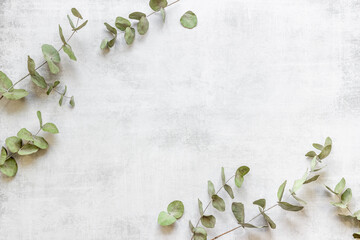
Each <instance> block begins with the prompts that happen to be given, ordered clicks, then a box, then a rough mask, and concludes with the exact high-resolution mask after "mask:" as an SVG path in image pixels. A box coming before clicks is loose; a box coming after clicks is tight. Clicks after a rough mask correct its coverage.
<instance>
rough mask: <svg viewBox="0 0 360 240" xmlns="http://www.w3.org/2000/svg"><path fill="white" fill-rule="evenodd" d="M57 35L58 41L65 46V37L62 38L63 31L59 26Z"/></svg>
mask: <svg viewBox="0 0 360 240" xmlns="http://www.w3.org/2000/svg"><path fill="white" fill-rule="evenodd" d="M59 35H60V39H61V41H62V42H63V44H64V45H65V44H66V40H65V37H64V34H63V30H62V28H61V26H60V24H59Z"/></svg>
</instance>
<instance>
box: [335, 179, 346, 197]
mask: <svg viewBox="0 0 360 240" xmlns="http://www.w3.org/2000/svg"><path fill="white" fill-rule="evenodd" d="M345 186H346V181H345V178H342V179H341V180H340V182H339V183H338V184H336V186H335V189H334V192H335V193H336V194H341V193H342V192H343V191H344V189H345Z"/></svg>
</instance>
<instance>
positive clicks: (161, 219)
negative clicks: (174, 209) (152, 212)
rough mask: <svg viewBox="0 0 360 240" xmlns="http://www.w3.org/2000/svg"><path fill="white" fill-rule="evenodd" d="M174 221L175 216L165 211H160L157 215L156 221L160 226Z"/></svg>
mask: <svg viewBox="0 0 360 240" xmlns="http://www.w3.org/2000/svg"><path fill="white" fill-rule="evenodd" d="M174 222H176V218H175V217H174V216H172V215H170V214H168V213H167V212H164V211H162V212H161V213H160V214H159V216H158V223H159V225H160V226H169V225H171V224H173V223H174Z"/></svg>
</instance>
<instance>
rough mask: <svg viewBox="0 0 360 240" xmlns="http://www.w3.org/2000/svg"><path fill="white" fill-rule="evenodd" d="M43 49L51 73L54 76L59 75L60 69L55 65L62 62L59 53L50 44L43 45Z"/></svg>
mask: <svg viewBox="0 0 360 240" xmlns="http://www.w3.org/2000/svg"><path fill="white" fill-rule="evenodd" d="M41 49H42V52H43V54H44V58H45V60H46V62H47V63H48V66H49V69H50V72H51V73H53V74H57V73H59V71H60V69H59V68H58V66H56V65H55V63H59V62H60V55H59V52H58V51H57V50H56V49H55V48H54V47H53V46H51V45H49V44H44V45H42V47H41Z"/></svg>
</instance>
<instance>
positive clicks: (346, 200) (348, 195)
mask: <svg viewBox="0 0 360 240" xmlns="http://www.w3.org/2000/svg"><path fill="white" fill-rule="evenodd" d="M351 198H352V191H351V189H350V188H348V189H346V190H345V192H344V193H343V194H342V195H341V202H342V203H343V204H345V205H347V204H348V203H349V202H350V201H351Z"/></svg>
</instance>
